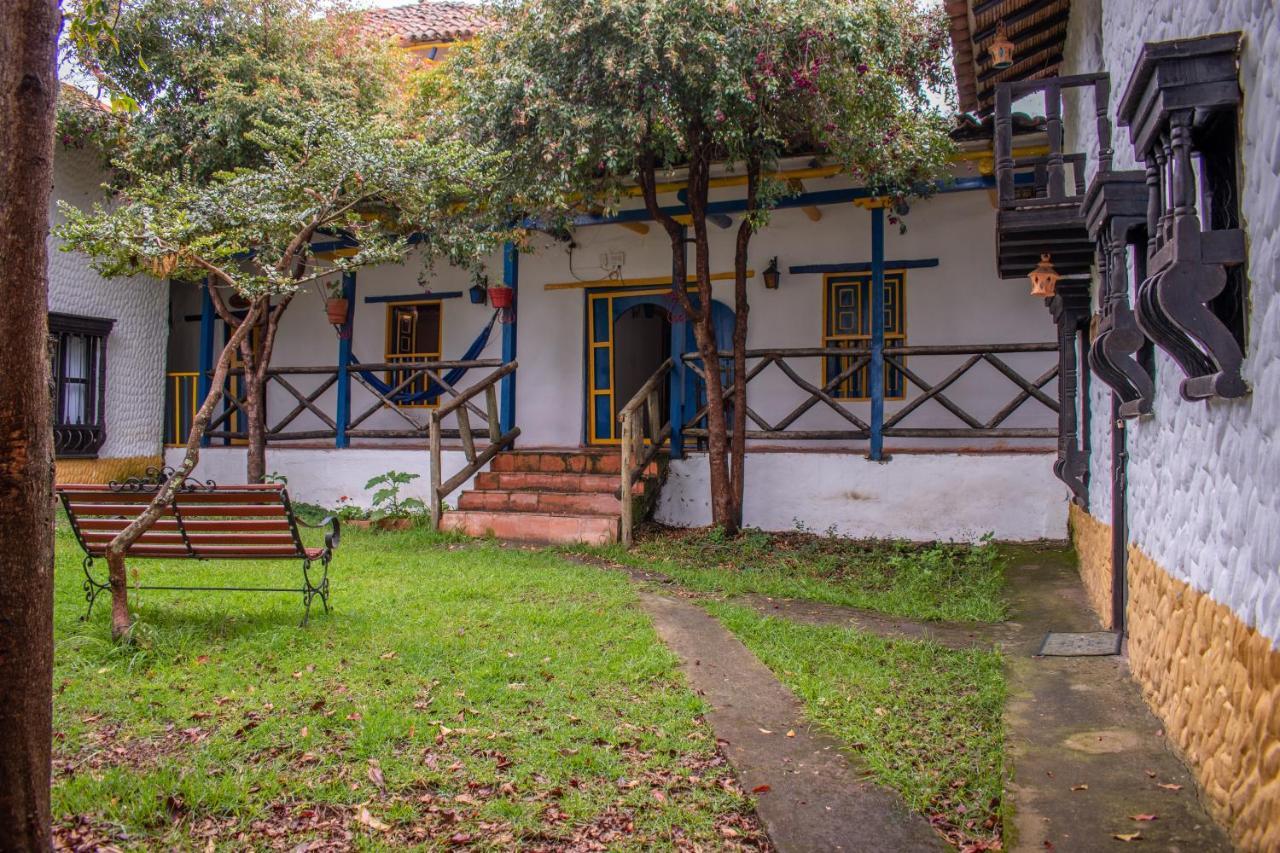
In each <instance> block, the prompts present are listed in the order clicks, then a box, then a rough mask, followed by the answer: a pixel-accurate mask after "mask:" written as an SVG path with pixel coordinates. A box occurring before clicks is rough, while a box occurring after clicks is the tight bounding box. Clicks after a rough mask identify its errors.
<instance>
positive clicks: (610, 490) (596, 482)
mask: <svg viewBox="0 0 1280 853" xmlns="http://www.w3.org/2000/svg"><path fill="white" fill-rule="evenodd" d="M620 482H621V480H620V478H619V476H618V475H617V474H544V473H535V472H532V471H482V472H480V473H479V474H476V479H475V489H476V491H481V492H603V493H607V494H614V493H615V492H616V491H617V489H618V485H619V484H620ZM644 490H645V481H643V480H640V481H637V482H636V483H635V484H634V486H633V488H632V490H631V491H632V494H636V495H642V494H644Z"/></svg>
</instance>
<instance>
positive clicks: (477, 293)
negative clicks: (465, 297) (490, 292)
mask: <svg viewBox="0 0 1280 853" xmlns="http://www.w3.org/2000/svg"><path fill="white" fill-rule="evenodd" d="M467 293H468V294H470V296H471V304H472V305H483V304H484V300H485V296H486V291H485V289H484V288H483V287H482V286H480V285H478V284H473V285H471V289H470V290H468V291H467Z"/></svg>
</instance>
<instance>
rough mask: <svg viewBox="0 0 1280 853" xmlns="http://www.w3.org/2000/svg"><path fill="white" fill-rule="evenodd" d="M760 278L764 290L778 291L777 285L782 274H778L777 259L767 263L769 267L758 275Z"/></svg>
mask: <svg viewBox="0 0 1280 853" xmlns="http://www.w3.org/2000/svg"><path fill="white" fill-rule="evenodd" d="M760 277H761V278H763V279H764V286H765V289H766V290H777V289H778V283H779V282H780V281H781V280H782V273H780V272H778V259H777V258H774V259H773V260H771V261H769V266H767V267H765V270H764V272H762V273H760Z"/></svg>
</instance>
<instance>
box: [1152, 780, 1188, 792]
mask: <svg viewBox="0 0 1280 853" xmlns="http://www.w3.org/2000/svg"><path fill="white" fill-rule="evenodd" d="M1156 787H1157V788H1164V789H1165V790H1166V791H1181V790H1182V786H1181V785H1179V784H1177V783H1176V782H1157V783H1156Z"/></svg>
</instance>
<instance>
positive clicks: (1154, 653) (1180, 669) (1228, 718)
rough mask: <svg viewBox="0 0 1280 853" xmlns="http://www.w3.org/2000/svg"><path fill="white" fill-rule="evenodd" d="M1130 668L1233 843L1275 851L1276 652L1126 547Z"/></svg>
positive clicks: (1279, 773) (1279, 767) (1279, 757)
mask: <svg viewBox="0 0 1280 853" xmlns="http://www.w3.org/2000/svg"><path fill="white" fill-rule="evenodd" d="M1128 575H1129V606H1128V619H1129V666H1130V668H1131V669H1132V671H1133V674H1134V676H1135V677H1136V678H1137V679H1138V681H1139V682H1140V683H1141V684H1142V686H1143V691H1144V692H1145V694H1146V698H1147V701H1148V703H1149V704H1150V705H1151V707H1152V708H1153V709H1154V710H1155V712H1156V713H1157V714H1158V715H1159V716H1160V718H1161V719H1162V720H1163V721H1164V723H1165V733H1166V734H1167V735H1168V737H1169V738H1170V740H1171V741H1172V742H1173V743H1174V745H1175V746H1176V747H1177V748H1178V749H1179V750H1180V751H1181V752H1182V754H1183V756H1184V757H1185V758H1186V760H1187V762H1188V764H1190V765H1191V767H1192V769H1193V770H1195V772H1196V776H1197V777H1198V778H1199V780H1200V783H1201V784H1202V785H1203V786H1204V792H1205V794H1206V800H1207V802H1208V803H1209V806H1210V809H1211V810H1212V811H1213V812H1214V814H1215V816H1216V817H1218V818H1219V819H1220V820H1222V821H1223V822H1224V823H1225V824H1226V825H1227V826H1228V827H1229V828H1230V831H1231V835H1232V840H1233V841H1234V842H1235V843H1236V844H1237V845H1238V846H1239V847H1240V849H1242V850H1251V851H1259V853H1261V851H1275V850H1280V651H1277V650H1276V649H1275V648H1274V647H1273V645H1272V643H1271V641H1270V640H1269V639H1268V638H1267V637H1265V636H1263V635H1262V634H1260V633H1258V631H1257V630H1256V629H1254V628H1251V627H1249V626H1248V625H1246V624H1244V623H1243V622H1242V621H1241V620H1240V618H1239V617H1238V616H1237V615H1236V614H1235V613H1234V612H1233V611H1232V610H1231V609H1230V608H1228V607H1225V606H1224V605H1222V604H1219V603H1218V602H1216V601H1214V600H1213V599H1212V598H1210V597H1209V596H1207V595H1205V594H1203V593H1201V592H1199V591H1197V590H1196V589H1195V588H1194V587H1192V586H1189V585H1188V584H1186V583H1184V582H1182V581H1180V580H1177V579H1176V578H1174V577H1172V576H1171V574H1170V573H1169V572H1167V571H1165V569H1164V568H1163V567H1161V566H1159V565H1157V564H1156V562H1155V561H1154V560H1152V559H1151V558H1150V557H1148V556H1147V555H1146V554H1144V553H1143V552H1142V551H1141V550H1140V549H1139V548H1137V547H1135V546H1132V545H1131V546H1130V547H1129V572H1128Z"/></svg>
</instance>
